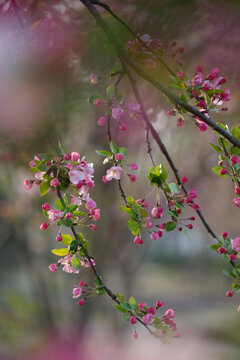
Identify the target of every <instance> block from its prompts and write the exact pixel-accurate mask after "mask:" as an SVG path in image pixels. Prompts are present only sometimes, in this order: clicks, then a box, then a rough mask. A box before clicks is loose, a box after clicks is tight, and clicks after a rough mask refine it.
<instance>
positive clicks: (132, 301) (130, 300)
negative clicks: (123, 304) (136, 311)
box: [128, 296, 138, 307]
mask: <svg viewBox="0 0 240 360" xmlns="http://www.w3.org/2000/svg"><path fill="white" fill-rule="evenodd" d="M128 302H129V304H132V305H135V306H137V307H138V303H137V302H136V300H135V299H134V298H133V297H132V296H131V297H130V298H129V300H128Z"/></svg>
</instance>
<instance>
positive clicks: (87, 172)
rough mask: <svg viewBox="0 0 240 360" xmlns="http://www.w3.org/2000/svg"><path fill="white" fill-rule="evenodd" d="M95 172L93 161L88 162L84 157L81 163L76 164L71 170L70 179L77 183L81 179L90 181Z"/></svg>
mask: <svg viewBox="0 0 240 360" xmlns="http://www.w3.org/2000/svg"><path fill="white" fill-rule="evenodd" d="M93 173H94V168H93V163H86V162H85V161H84V160H83V159H82V161H81V162H80V164H79V165H77V166H75V167H74V168H73V169H72V170H71V171H70V172H69V176H70V181H71V183H72V184H74V185H77V184H78V183H79V182H80V181H83V180H86V181H90V180H91V176H92V174H93Z"/></svg>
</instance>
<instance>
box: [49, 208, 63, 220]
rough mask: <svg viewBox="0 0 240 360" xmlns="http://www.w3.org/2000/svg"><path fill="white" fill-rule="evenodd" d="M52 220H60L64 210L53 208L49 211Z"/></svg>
mask: <svg viewBox="0 0 240 360" xmlns="http://www.w3.org/2000/svg"><path fill="white" fill-rule="evenodd" d="M47 214H48V217H49V220H50V221H56V220H59V219H60V218H61V216H62V211H60V210H54V209H51V210H49V211H48V212H47Z"/></svg>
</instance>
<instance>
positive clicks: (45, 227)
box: [40, 222, 49, 231]
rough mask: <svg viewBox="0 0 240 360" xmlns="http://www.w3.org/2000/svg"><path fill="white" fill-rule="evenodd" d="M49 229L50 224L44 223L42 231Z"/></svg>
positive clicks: (41, 227)
mask: <svg viewBox="0 0 240 360" xmlns="http://www.w3.org/2000/svg"><path fill="white" fill-rule="evenodd" d="M48 227H49V224H47V223H45V222H43V223H42V224H41V225H40V230H42V231H44V230H47V228H48Z"/></svg>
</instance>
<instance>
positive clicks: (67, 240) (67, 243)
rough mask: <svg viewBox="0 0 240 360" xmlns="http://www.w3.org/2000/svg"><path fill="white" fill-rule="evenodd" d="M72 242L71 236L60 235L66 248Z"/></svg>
mask: <svg viewBox="0 0 240 360" xmlns="http://www.w3.org/2000/svg"><path fill="white" fill-rule="evenodd" d="M71 242H72V237H71V235H65V234H62V243H63V244H64V245H66V246H68V245H70V244H71Z"/></svg>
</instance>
